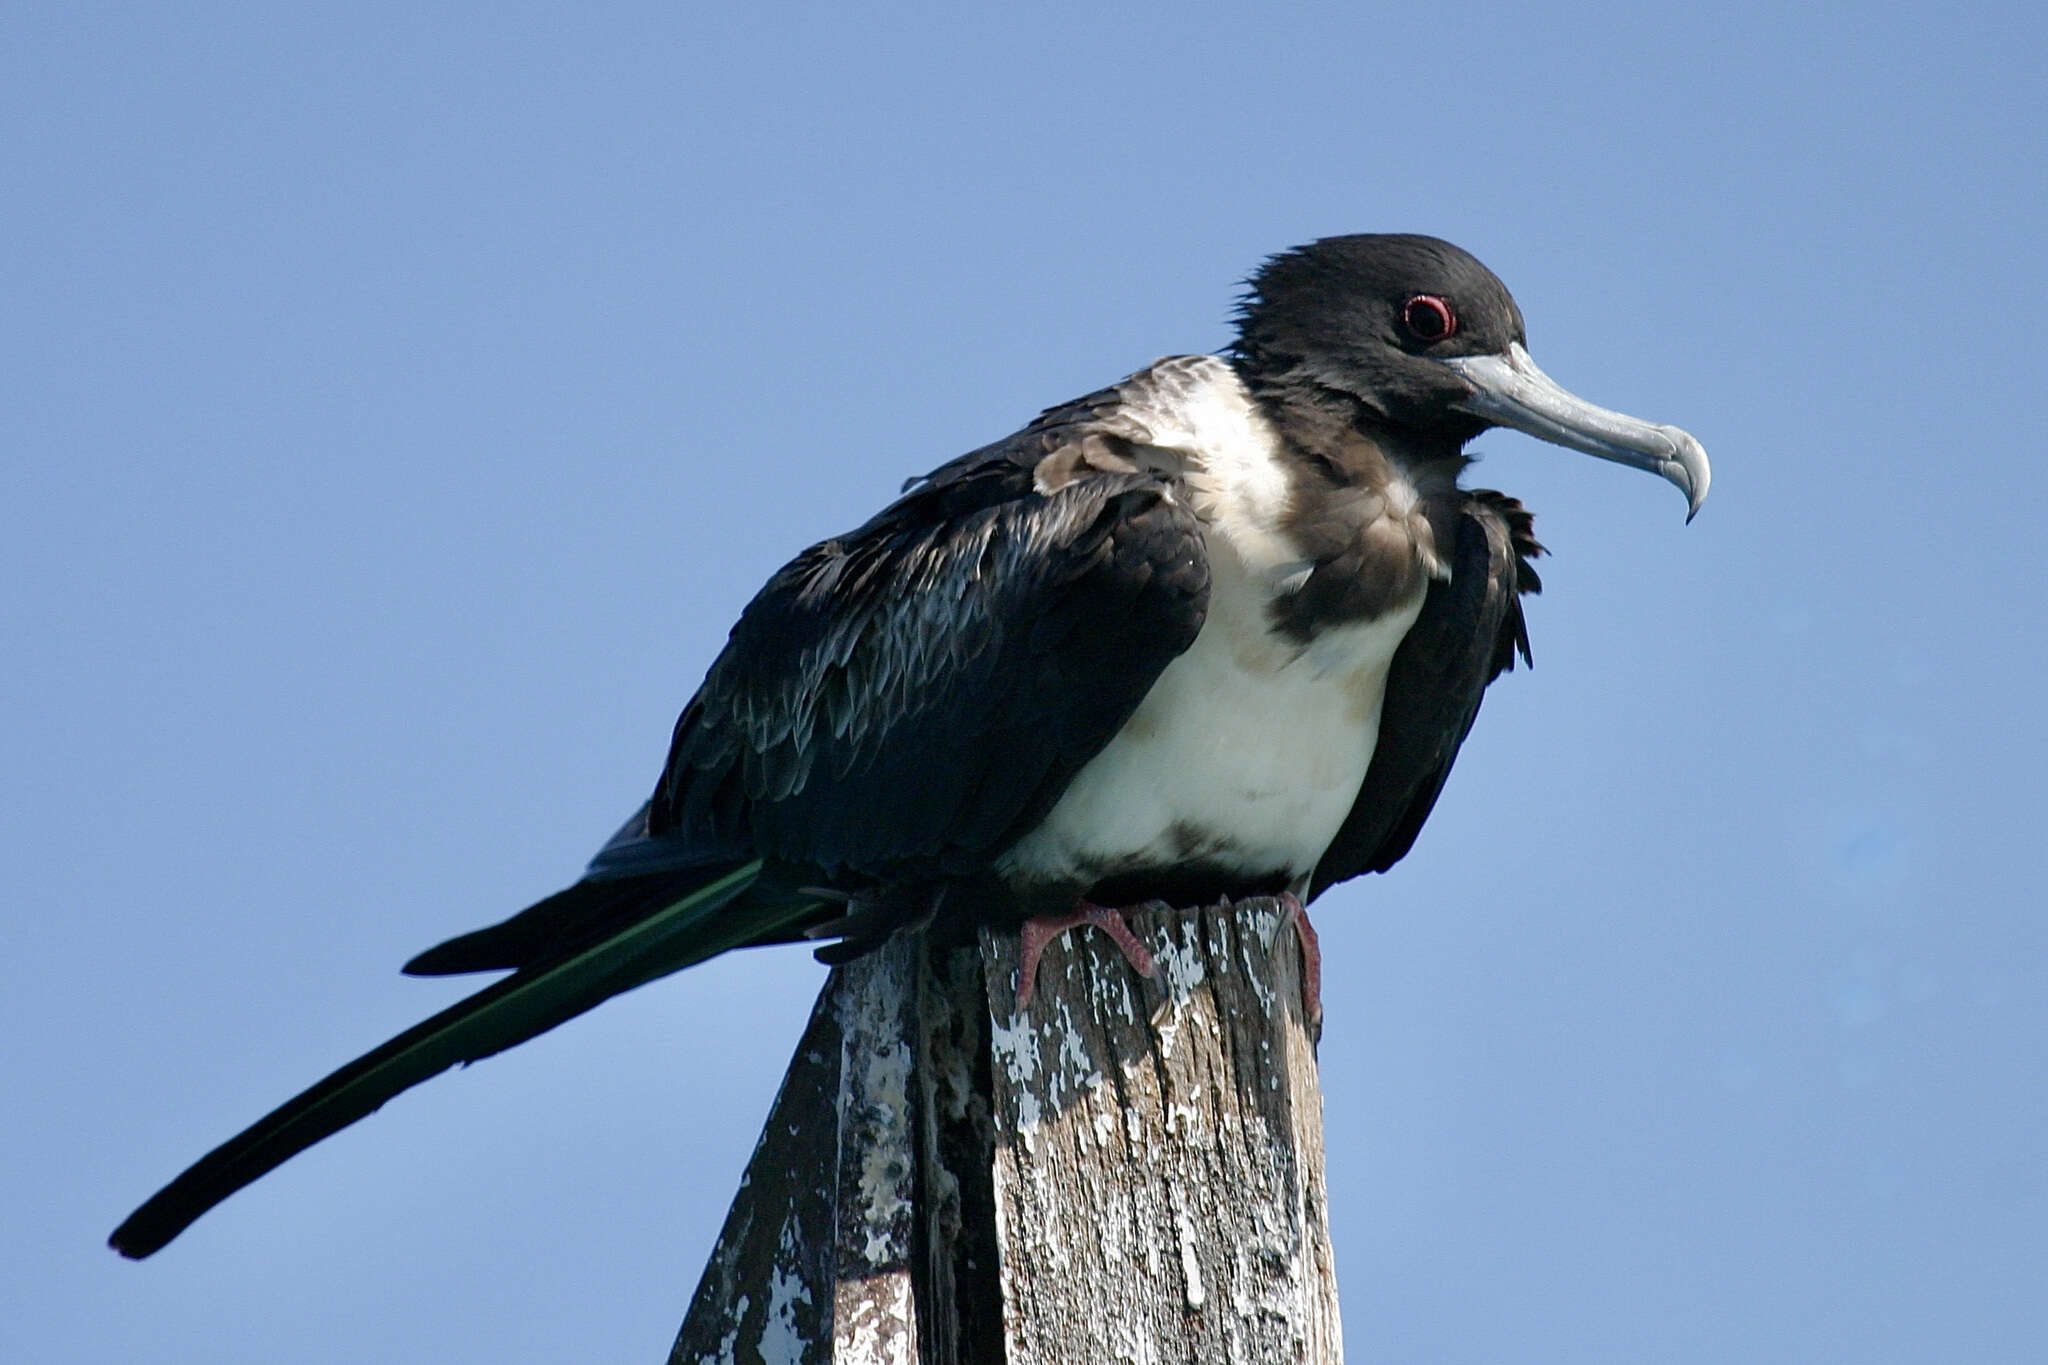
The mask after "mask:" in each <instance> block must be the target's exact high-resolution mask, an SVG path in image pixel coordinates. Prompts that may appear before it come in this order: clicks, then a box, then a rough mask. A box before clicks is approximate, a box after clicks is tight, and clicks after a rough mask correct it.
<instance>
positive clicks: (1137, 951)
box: [1017, 901, 1159, 1009]
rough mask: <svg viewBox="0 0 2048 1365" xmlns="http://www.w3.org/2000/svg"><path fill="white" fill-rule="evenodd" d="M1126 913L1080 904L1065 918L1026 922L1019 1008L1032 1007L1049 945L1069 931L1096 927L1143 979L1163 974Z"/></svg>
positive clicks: (1021, 934)
mask: <svg viewBox="0 0 2048 1365" xmlns="http://www.w3.org/2000/svg"><path fill="white" fill-rule="evenodd" d="M1127 913H1129V912H1128V911H1125V910H1113V909H1111V908H1109V907H1108V906H1104V905H1096V904H1093V903H1092V902H1089V901H1078V902H1076V903H1075V905H1074V908H1073V910H1072V911H1071V912H1069V913H1068V914H1064V915H1038V916H1035V917H1033V918H1031V919H1028V920H1025V921H1024V927H1023V928H1022V929H1020V930H1018V931H1017V1008H1018V1009H1022V1008H1024V1007H1025V1006H1026V1005H1028V1004H1030V1003H1031V992H1032V988H1033V987H1034V986H1036V985H1037V982H1038V960H1039V958H1041V957H1043V956H1044V955H1045V945H1047V944H1048V943H1051V942H1052V941H1053V940H1054V939H1056V938H1058V937H1059V936H1060V935H1061V934H1064V933H1066V932H1067V930H1069V929H1078V928H1079V927H1080V926H1082V925H1084V924H1092V925H1094V926H1095V927H1096V928H1097V929H1100V930H1101V931H1102V932H1103V933H1105V934H1108V935H1109V937H1110V941H1111V942H1112V943H1114V944H1116V946H1117V947H1118V949H1120V950H1121V951H1122V953H1123V955H1124V961H1126V962H1128V963H1130V964H1131V968H1132V970H1133V971H1135V972H1137V974H1138V975H1139V976H1151V975H1152V974H1153V973H1155V972H1157V971H1158V970H1159V968H1158V964H1157V963H1155V962H1154V961H1153V960H1152V950H1151V949H1149V948H1147V947H1146V946H1145V945H1144V944H1142V943H1140V942H1138V936H1137V935H1136V934H1134V933H1132V932H1131V926H1130V924H1129V923H1128V922H1126V921H1125V919H1124V916H1125V915H1126V914H1127Z"/></svg>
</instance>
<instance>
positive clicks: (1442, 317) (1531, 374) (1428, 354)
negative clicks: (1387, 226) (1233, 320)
mask: <svg viewBox="0 0 2048 1365" xmlns="http://www.w3.org/2000/svg"><path fill="white" fill-rule="evenodd" d="M1527 342H1528V336H1527V333H1526V331H1525V330H1524V328H1523V325H1522V310H1521V309H1520V308H1519V307H1518V306H1517V305H1516V303H1515V299H1514V296H1513V295H1512V294H1510V293H1508V290H1507V286H1506V285H1504V284H1502V283H1501V282H1500V279H1499V277H1498V276H1496V275H1495V274H1494V273H1493V272H1492V271H1491V270H1488V269H1487V268H1486V267H1485V266H1484V265H1481V264H1480V263H1479V261H1478V260H1477V259H1475V258H1474V257H1473V256H1472V255H1471V254H1470V253H1469V252H1466V251H1463V250H1461V249H1459V248H1458V247H1455V246H1452V245H1451V244H1450V243H1449V242H1445V241H1441V240H1439V239H1437V238H1435V237H1421V236H1414V235H1409V234H1398V233H1389V234H1377V233H1360V234H1357V235H1354V236H1349V237H1325V238H1323V239H1322V240H1321V241H1318V242H1311V243H1310V244H1309V245H1307V246H1303V247H1296V248H1295V249H1294V250H1292V251H1285V252H1282V253H1280V254H1279V255H1277V256H1274V257H1273V258H1271V259H1270V260H1268V261H1267V262H1266V263H1265V265H1264V266H1263V267H1261V268H1260V270H1259V271H1258V273H1257V274H1255V275H1253V276H1252V278H1251V280H1250V282H1249V286H1248V288H1247V291H1246V295H1245V299H1244V303H1243V305H1242V307H1241V309H1240V312H1239V318H1238V343H1237V355H1238V359H1239V363H1240V364H1241V365H1243V366H1245V367H1247V368H1248V369H1250V370H1253V371H1257V372H1260V373H1262V374H1263V375H1265V376H1270V377H1273V378H1276V379H1280V380H1282V381H1283V382H1285V383H1292V384H1299V383H1308V384H1312V385H1314V386H1316V387H1318V388H1320V389H1322V390H1324V391H1327V392H1330V393H1335V394H1340V395H1343V396H1345V397H1347V398H1349V399H1351V400H1353V401H1354V402H1355V403H1356V404H1357V405H1358V406H1359V407H1360V408H1361V409H1362V410H1363V414H1364V415H1365V416H1366V417H1367V418H1368V419H1369V420H1371V421H1373V422H1374V423H1375V424H1383V425H1385V426H1387V427H1389V428H1393V429H1395V430H1398V431H1400V432H1403V433H1405V434H1408V435H1411V436H1412V437H1415V438H1418V439H1419V440H1420V441H1421V442H1422V443H1423V444H1425V445H1428V446H1437V447H1446V446H1447V447H1449V448H1451V449H1453V450H1455V449H1456V448H1457V447H1459V446H1462V445H1463V444H1464V443H1465V442H1466V441H1468V440H1470V439H1471V438H1472V437H1474V436H1476V435H1478V434H1479V433H1480V432H1481V431H1484V430H1485V429H1486V428H1488V427H1491V426H1506V427H1513V428H1515V429H1516V430H1518V431H1524V432H1527V433H1528V434H1529V435H1531V436H1535V437H1537V438H1539V439H1541V440H1545V441H1550V442H1552V443H1554V444H1557V445H1562V446H1568V447H1570V448H1571V449H1573V450H1579V451H1584V452H1585V453H1587V454H1589V455H1597V456H1599V457H1600V458H1602V459H1607V460H1615V461H1619V462H1620V463H1622V464H1627V465H1633V466H1634V467H1636V468H1638V469H1646V470H1649V471H1650V472H1652V473H1654V474H1658V475H1660V476H1662V477H1663V478H1665V479H1668V480H1670V481H1671V482H1672V483H1674V484H1676V485H1677V486H1678V487H1679V489H1680V490H1681V491H1682V492H1684V494H1685V495H1686V501H1687V504H1688V509H1689V511H1688V517H1689V516H1690V514H1691V513H1692V512H1697V511H1698V510H1699V507H1700V504H1701V503H1702V502H1704V501H1705V500H1706V496H1707V484H1708V481H1709V478H1710V470H1709V468H1708V465H1707V455H1706V451H1705V450H1703V449H1702V448H1701V446H1700V443H1699V442H1698V441H1696V440H1694V439H1693V438H1692V437H1691V436H1690V435H1688V434H1686V433H1685V432H1683V431H1681V430H1679V429H1678V428H1677V427H1673V426H1665V425H1662V424H1659V423H1654V422H1645V421H1641V420H1639V419H1637V418H1634V417H1627V416H1624V415H1623V414H1621V413H1618V412H1610V411H1608V410H1607V409H1605V408H1601V407H1596V406H1594V405H1593V404H1591V403H1588V402H1586V401H1585V400H1584V399H1582V398H1579V397H1576V396H1575V395H1573V394H1571V393H1569V392H1567V391H1566V390H1565V389H1563V388H1562V387H1560V386H1559V385H1558V384H1557V383H1556V382H1555V381H1554V380H1552V379H1551V378H1550V377H1549V376H1548V375H1546V374H1544V373H1543V371H1542V370H1540V369H1538V368H1537V367H1536V363H1535V362H1534V361H1533V360H1531V359H1530V358H1529V352H1528V349H1527Z"/></svg>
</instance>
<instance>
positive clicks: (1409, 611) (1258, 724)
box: [998, 547, 1422, 884]
mask: <svg viewBox="0 0 2048 1365" xmlns="http://www.w3.org/2000/svg"><path fill="white" fill-rule="evenodd" d="M1211 562H1212V574H1213V583H1212V588H1211V594H1210V603H1209V612H1208V617H1207V619H1206V621H1205V623H1204V625H1203V627H1202V631H1201V633H1200V635H1199V636H1197V637H1196V640H1195V643H1194V645H1193V646H1192V647H1191V648H1189V649H1188V651H1187V652H1186V653H1185V654H1183V655H1181V656H1180V657H1179V658H1177V659H1175V660H1174V661H1173V663H1171V664H1169V665H1168V666H1167V668H1166V670H1165V671H1164V672H1163V673H1162V674H1161V675H1160V677H1159V680H1158V682H1157V683H1155V684H1154V685H1153V687H1152V690H1151V691H1150V692H1149V693H1147V694H1146V697H1145V700H1144V701H1143V702H1142V703H1141V704H1140V705H1139V707H1138V709H1137V711H1136V712H1135V713H1134V714H1133V715H1132V716H1131V718H1130V720H1129V721H1128V722H1126V723H1125V725H1124V727H1123V729H1122V730H1121V731H1119V732H1118V734H1117V736H1116V737H1115V738H1114V739H1113V740H1111V741H1110V743H1109V745H1108V747H1107V748H1105V749H1104V750H1103V751H1102V752H1101V753H1100V754H1098V755H1096V757H1095V758H1094V759H1093V760H1092V761H1090V762H1089V763H1088V765H1087V766H1086V767H1084V768H1083V769H1082V770H1081V771H1080V773H1079V774H1077V775H1076V777H1075V779H1074V781H1073V782H1072V783H1071V784H1070V785H1069V786H1068V788H1067V790H1066V792H1065V793H1064V794H1063V795H1062V796H1061V798H1060V800H1059V802H1058V803H1057V804H1056V805H1055V807H1054V808H1053V810H1052V813H1051V814H1050V815H1049V816H1048V817H1047V819H1046V820H1045V821H1044V822H1043V823H1042V824H1041V825H1040V826H1039V827H1038V828H1037V829H1035V830H1034V831H1032V833H1030V834H1029V835H1027V836H1026V837H1025V838H1024V839H1022V840H1020V841H1019V842H1018V843H1017V844H1016V845H1014V846H1013V847H1012V848H1011V849H1010V850H1008V852H1006V853H1005V855H1004V856H1003V858H1002V859H1001V860H1000V861H999V862H998V870H999V871H1000V872H1003V873H1004V874H1006V875H1008V876H1011V877H1014V878H1016V879H1018V880H1024V881H1045V882H1076V883H1081V884H1090V883H1093V882H1095V881H1099V880H1102V879H1104V878H1107V877H1112V876H1123V875H1129V874H1132V873H1142V872H1144V871H1147V870H1155V869H1163V868H1189V867H1205V868H1210V869H1213V870H1215V871H1217V872H1219V873H1224V874H1227V875H1237V876H1244V877H1247V878H1258V877H1270V876H1273V875H1284V876H1286V877H1288V878H1295V877H1303V876H1306V875H1307V874H1308V873H1309V872H1310V871H1312V870H1313V869H1314V867H1315V864H1316V862H1317V860H1318V859H1319V858H1320V857H1321V856H1322V853H1323V850H1324V849H1326V848H1327V847H1328V846H1329V843H1330V841H1331V839H1332V838H1333V837H1334V836H1335V835H1336V832H1337V829H1338V827H1339V826H1340V825H1341V824H1342V823H1343V821H1344V818H1345V816H1346V815H1347V814H1348V813H1349V812H1350V810H1351V806H1352V803H1353V802H1354V801H1355V800H1356V798H1357V795H1358V790H1359V786H1360V784H1361V783H1362V782H1363V781H1364V779H1365V772H1366V767H1367V765H1368V764H1370V763H1371V761H1372V754H1373V747H1374V744H1375V741H1376V739H1377V736H1378V732H1379V720H1380V707H1381V702H1382V700H1383V699H1384V697H1385V693H1386V681H1387V667H1388V664H1389V662H1390V661H1391V660H1392V658H1393V655H1394V650H1395V649H1396V647H1398V646H1399V644H1400V642H1401V638H1402V637H1403V636H1404V635H1405V634H1406V633H1407V631H1408V628H1409V626H1410V625H1412V624H1413V623H1414V621H1415V617H1416V614H1417V612H1419V611H1420V610H1421V605H1422V599H1421V596H1420V594H1419V593H1418V594H1417V595H1416V596H1415V597H1414V598H1413V600H1412V601H1408V602H1406V603H1403V604H1401V605H1399V606H1398V607H1396V608H1395V609H1394V610H1391V611H1389V612H1388V613H1386V614H1384V615H1382V616H1380V617H1378V618H1377V619H1375V620H1372V621H1369V622H1363V623H1357V622H1354V623H1350V624H1346V625H1342V626H1337V627H1334V628H1332V629H1329V630H1327V631H1324V632H1322V633H1320V634H1319V635H1317V637H1316V638H1315V639H1313V640H1312V641H1311V642H1310V643H1308V644H1307V645H1302V644H1300V643H1298V642H1296V641H1292V640H1289V639H1286V638H1284V637H1283V636H1281V635H1278V634H1276V633H1275V631H1274V630H1273V628H1272V625H1271V621H1270V613H1269V604H1270V602H1271V600H1272V591H1273V590H1272V588H1271V587H1270V586H1269V583H1268V581H1266V580H1264V579H1262V577H1260V576H1255V575H1254V574H1252V573H1251V572H1249V571H1247V570H1246V568H1245V567H1244V565H1243V562H1242V561H1241V560H1240V559H1238V558H1237V557H1236V556H1235V555H1233V554H1231V553H1229V552H1227V551H1219V550H1218V549H1217V548H1215V547H1212V555H1211Z"/></svg>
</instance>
